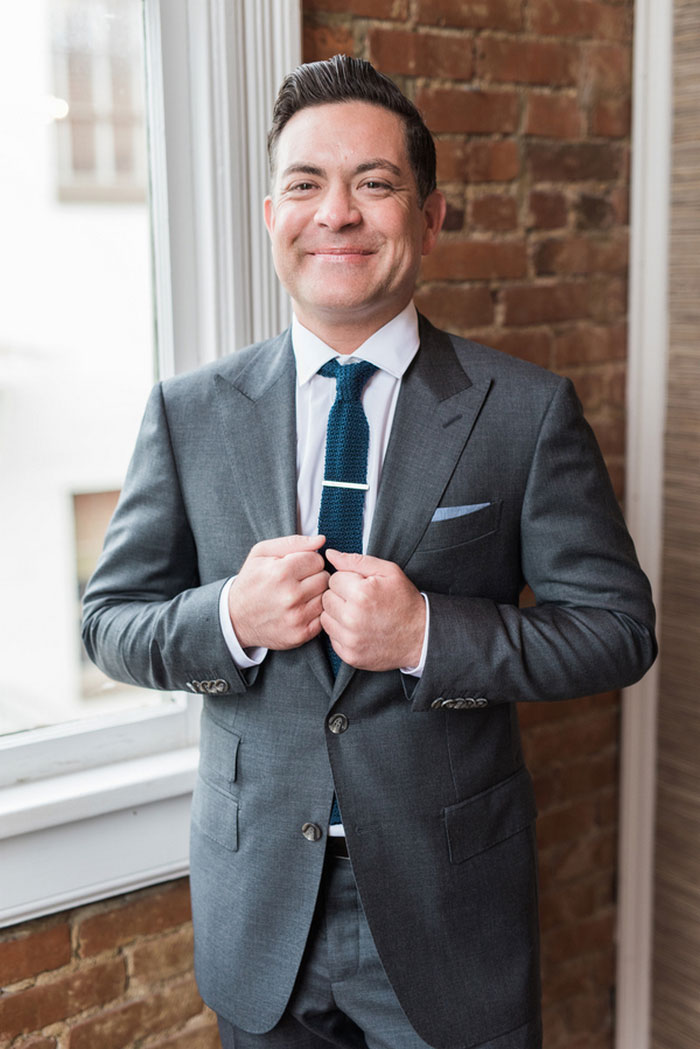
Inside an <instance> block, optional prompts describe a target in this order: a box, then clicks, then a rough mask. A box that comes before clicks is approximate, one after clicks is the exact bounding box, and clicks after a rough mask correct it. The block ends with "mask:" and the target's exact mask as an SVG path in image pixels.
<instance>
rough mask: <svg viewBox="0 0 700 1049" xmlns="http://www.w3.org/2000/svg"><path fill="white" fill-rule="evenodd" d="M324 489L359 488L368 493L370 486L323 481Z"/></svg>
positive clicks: (351, 482)
mask: <svg viewBox="0 0 700 1049" xmlns="http://www.w3.org/2000/svg"><path fill="white" fill-rule="evenodd" d="M323 487H324V488H359V489H360V490H361V491H363V492H366V491H367V490H368V489H369V485H368V484H355V483H354V482H353V481H326V480H325V479H324V481H323Z"/></svg>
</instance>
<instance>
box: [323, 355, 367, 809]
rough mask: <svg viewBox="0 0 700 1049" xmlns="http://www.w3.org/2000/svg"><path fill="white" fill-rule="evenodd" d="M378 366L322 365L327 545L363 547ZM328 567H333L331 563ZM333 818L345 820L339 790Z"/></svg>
mask: <svg viewBox="0 0 700 1049" xmlns="http://www.w3.org/2000/svg"><path fill="white" fill-rule="evenodd" d="M376 370H377V368H376V365H374V364H369V362H367V361H359V362H358V363H356V364H339V363H338V361H337V360H332V361H328V363H327V364H324V365H323V367H322V368H319V375H323V376H325V378H327V379H335V386H336V392H335V401H334V402H333V406H332V408H331V410H330V412H329V414H328V430H327V432H326V466H325V473H324V480H323V493H322V495H321V509H320V512H319V515H318V531H319V533H320V534H321V535H325V537H326V546H329V547H330V548H331V549H332V550H342V551H343V553H347V554H361V553H362V517H363V513H364V508H365V492H366V490H367V449H368V447H369V425H368V423H367V416H366V415H365V412H364V409H363V407H362V399H361V398H362V391H363V390H364V388H365V386H366V385H367V382H368V381H369V379H370V376H372V375H373V374H374V372H376ZM328 567H329V569H330V570H331V571H332V566H330V565H329V566H328ZM326 641H327V642H328V643H327V648H328V655H329V657H330V661H331V666H332V667H333V673H334V674H337V673H338V670H339V668H340V664H341V659H340V658H339V656H338V655H337V654H336V652H335V651H334V649H333V646H332V645H331V643H330V641H329V640H328V637H327V636H326ZM330 822H331V823H340V822H342V821H341V816H340V811H339V809H338V802H337V800H336V798H335V796H334V797H333V809H332V811H331V817H330Z"/></svg>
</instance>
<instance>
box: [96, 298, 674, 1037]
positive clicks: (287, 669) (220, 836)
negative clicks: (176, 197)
mask: <svg viewBox="0 0 700 1049" xmlns="http://www.w3.org/2000/svg"><path fill="white" fill-rule="evenodd" d="M294 397H295V372H294V358H293V354H292V350H291V341H290V337H289V334H288V333H285V334H283V335H281V336H280V337H278V338H277V339H273V340H271V341H270V342H267V343H262V344H258V345H255V346H252V347H249V348H248V349H246V350H243V351H241V352H240V353H237V354H235V355H233V356H232V357H230V358H227V359H225V360H222V361H218V362H216V363H215V364H213V365H209V366H207V367H205V368H203V369H200V370H198V371H197V372H194V373H192V374H190V375H185V376H181V377H178V378H175V379H171V380H168V381H167V382H165V383H163V384H161V385H160V386H158V387H157V388H156V389H155V390H154V392H153V394H152V397H151V400H150V402H149V405H148V408H147V411H146V415H145V419H144V423H143V427H142V431H141V434H140V436H139V440H138V443H137V446H136V450H135V453H134V458H133V461H132V464H131V467H130V470H129V474H128V477H127V480H126V483H125V486H124V490H123V494H122V497H121V501H120V504H119V507H118V509H117V511H116V514H115V517H114V520H113V521H112V524H111V526H110V529H109V533H108V536H107V540H106V544H105V551H104V554H103V556H102V559H101V561H100V563H99V566H98V568H97V571H96V573H95V575H94V577H93V579H92V582H91V584H90V586H89V588H88V592H87V594H86V597H85V625H84V638H85V643H86V646H87V649H88V652H89V653H90V655H91V656H92V658H93V659H94V660H95V661H96V662H97V663H98V664H99V665H100V666H102V667H103V669H104V670H105V671H106V672H107V673H108V674H110V675H112V676H113V677H115V678H117V679H119V680H122V681H129V682H135V683H137V684H139V685H145V686H147V687H151V688H157V689H187V688H189V689H193V688H194V689H195V690H197V691H201V692H206V693H208V695H207V696H206V699H205V708H204V715H203V720H202V756H201V765H200V776H199V779H198V783H197V787H196V790H195V795H194V800H193V820H192V853H191V864H192V872H191V883H192V898H193V911H194V922H195V937H196V968H197V976H198V980H199V986H200V989H201V992H202V995H203V997H204V998H205V1000H206V1001H207V1002H208V1003H209V1004H210V1005H211V1006H212V1007H213V1008H214V1009H215V1010H216V1011H217V1012H219V1013H221V1014H223V1015H224V1016H225V1017H227V1018H229V1019H230V1020H231V1021H232V1022H233V1023H234V1024H236V1025H238V1026H239V1027H242V1028H244V1029H247V1030H250V1031H255V1032H261V1031H265V1030H267V1029H269V1028H270V1027H271V1026H273V1025H274V1024H275V1023H276V1021H277V1019H278V1018H279V1016H280V1015H281V1013H282V1011H283V1009H284V1007H285V1004H286V1002H287V1000H288V997H289V994H290V992H291V989H292V985H293V982H294V979H295V976H296V973H297V969H298V966H299V962H300V959H301V955H302V952H303V949H304V944H305V941H306V938H307V934H308V930H309V926H310V922H311V918H312V915H313V911H314V906H315V902H316V895H317V891H318V886H319V880H320V877H321V870H322V865H323V854H324V842H325V827H326V824H327V820H328V814H329V811H330V807H331V799H332V794H333V790H334V789H335V790H336V792H337V795H338V798H339V802H340V806H341V810H342V813H343V821H344V825H345V829H346V833H347V838H348V846H349V850H350V854H351V859H352V864H353V869H354V872H355V876H356V880H357V885H358V888H359V892H360V895H361V899H362V902H363V906H364V909H365V912H366V915H367V919H368V921H369V924H370V927H371V929H372V933H373V936H374V939H375V942H376V945H377V948H378V951H379V954H380V956H381V958H382V961H383V963H384V966H385V968H386V971H387V974H388V976H389V979H390V981H391V983H392V985H393V987H394V989H395V991H396V993H397V995H398V997H399V1000H400V1001H401V1004H402V1005H403V1007H404V1009H405V1011H406V1013H407V1015H408V1017H409V1019H410V1021H411V1022H412V1024H413V1025H414V1027H415V1028H416V1030H417V1031H418V1032H419V1034H420V1035H421V1036H422V1037H423V1038H424V1039H425V1040H426V1041H427V1042H428V1043H429V1044H431V1045H434V1046H438V1047H445V1049H446V1047H458V1046H459V1047H465V1046H470V1047H477V1046H479V1047H481V1049H533V1047H534V1046H537V1045H538V1044H539V1033H538V1032H539V972H538V951H537V943H538V931H537V890H536V881H537V875H536V853H535V840H534V819H535V806H534V802H533V794H532V786H531V781H530V777H529V774H528V772H527V770H526V769H525V767H524V764H523V756H522V752H521V745H520V736H519V730H518V719H517V712H516V706H515V701H516V700H519V701H522V700H525V701H528V700H558V699H565V698H570V697H573V696H578V695H584V694H590V693H595V692H599V691H607V690H609V689H614V688H617V687H619V686H623V685H627V684H630V683H631V682H633V681H635V680H636V679H637V678H639V677H640V676H641V674H642V673H643V672H644V671H645V670H646V668H647V667H648V666H649V665H650V663H651V662H652V660H653V658H654V655H655V642H654V634H653V623H654V614H653V608H652V604H651V600H650V595H649V588H648V584H647V581H646V579H645V577H644V575H643V574H642V572H641V571H640V569H639V566H638V564H637V561H636V558H635V554H634V549H633V546H632V542H631V540H630V538H629V535H628V533H627V530H626V528H625V525H624V522H623V520H622V516H621V514H620V511H619V508H618V506H617V503H616V500H615V497H614V495H613V492H612V490H611V487H610V484H609V481H608V478H607V474H606V471H605V468H604V466H603V463H602V460H601V456H600V453H599V451H598V449H597V446H596V444H595V440H594V438H593V436H592V434H591V431H590V429H589V427H588V426H587V424H586V423H585V422H584V420H583V418H582V415H581V412H580V406H579V404H578V401H577V400H576V397H575V394H574V393H573V389H572V387H571V384H570V383H569V382H568V381H567V380H565V379H562V378H559V377H557V376H555V375H552V374H550V373H548V372H545V371H542V370H541V369H538V368H535V367H534V366H531V365H528V364H525V363H522V362H520V361H517V360H514V359H511V358H509V357H507V356H504V355H502V354H500V353H497V352H495V351H493V350H490V349H488V348H486V347H484V346H480V345H478V344H476V343H473V342H469V341H466V340H462V339H458V338H455V337H452V336H449V335H447V334H446V333H444V332H440V331H438V330H436V329H435V328H433V327H432V326H431V325H430V324H429V323H428V322H427V321H425V320H424V319H423V318H421V348H420V350H419V353H418V354H417V356H416V358H415V360H414V362H413V363H412V365H411V367H410V368H409V370H408V372H407V373H406V376H405V377H404V380H403V384H402V388H401V393H400V396H399V401H398V406H397V410H396V416H395V421H394V426H393V431H392V435H391V440H390V444H389V448H388V451H387V455H386V459H385V462H384V467H383V471H382V480H381V487H380V492H379V498H378V503H377V508H376V513H375V517H374V521H373V525H372V534H371V538H370V541H369V547H368V553H371V554H374V555H376V556H378V557H382V558H387V559H389V560H392V561H395V562H396V563H398V564H399V565H400V566H401V567H402V568H403V569H404V571H405V572H406V573H407V575H408V576H409V577H410V578H411V579H412V580H413V581H414V583H415V584H416V585H417V586H418V587H419V588H420V589H422V590H424V591H426V592H427V593H428V595H429V600H430V609H431V627H430V643H429V649H428V656H427V662H426V666H425V672H424V674H423V676H422V678H421V679H420V680H419V681H416V680H415V679H409V678H406V679H404V678H403V677H402V675H401V674H400V672H399V671H392V672H386V673H370V672H367V671H360V670H354V669H352V668H350V667H347V666H343V667H342V668H341V670H340V673H339V674H338V677H337V679H336V680H335V681H333V678H332V676H331V673H330V669H329V665H328V661H327V656H326V654H325V652H324V650H323V646H322V643H321V641H320V640H319V639H315V640H314V641H313V642H311V643H309V644H307V645H305V646H303V647H302V648H300V649H296V650H294V651H289V652H270V653H269V654H268V656H267V657H266V659H265V661H264V662H263V664H262V665H261V666H260V667H259V668H256V669H254V670H252V671H246V672H240V671H238V670H237V669H236V667H235V666H234V664H233V662H232V660H231V657H230V655H229V653H228V651H227V649H226V646H225V644H224V641H223V639H222V637H221V633H220V629H219V624H218V612H217V605H218V599H219V594H220V591H221V588H222V586H223V585H224V582H225V580H226V579H227V578H228V577H229V576H230V575H232V574H233V573H235V572H236V571H237V569H238V568H239V567H240V565H241V564H242V562H243V560H244V559H245V557H246V555H247V554H248V551H249V549H250V547H251V546H252V545H253V544H254V543H255V542H257V541H258V540H261V539H264V538H271V537H274V536H279V535H286V534H290V533H293V532H295V531H296V530H297V522H296V476H295V414H294V412H295V409H294V405H295V400H294ZM482 504H483V505H482ZM440 507H442V508H461V509H459V510H453V511H450V510H443V512H442V513H438V514H437V517H436V515H435V512H436V510H438V508H440ZM473 507H479V508H478V509H471V508H473ZM525 583H528V584H529V585H530V587H531V588H532V590H533V591H534V594H535V597H536V600H537V604H536V606H535V607H533V608H527V609H522V610H521V609H519V608H518V599H519V595H520V592H521V590H522V588H523V586H524V584H525ZM338 712H341V713H343V714H344V715H345V716H346V717H347V718H348V728H347V730H346V731H344V732H342V733H340V734H335V733H333V732H332V731H330V729H329V718H330V715H331V714H333V713H338ZM307 823H313V824H316V825H317V826H318V827H320V828H322V829H323V832H324V836H323V837H322V838H321V839H320V840H319V841H309V840H308V839H307V837H305V836H304V835H303V834H302V826H304V825H305V824H307Z"/></svg>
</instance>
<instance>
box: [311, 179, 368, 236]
mask: <svg viewBox="0 0 700 1049" xmlns="http://www.w3.org/2000/svg"><path fill="white" fill-rule="evenodd" d="M315 218H316V222H317V224H318V225H319V226H324V227H325V228H326V229H330V230H341V229H344V228H345V227H346V226H356V225H357V224H358V223H359V222H360V221H361V215H360V209H359V208H358V206H357V201H356V200H355V199H354V196H353V194H352V191H351V189H350V187H349V186H344V185H334V186H328V187H327V189H326V191H325V193H324V194H323V197H322V199H321V200H320V202H319V205H318V207H317V209H316V215H315Z"/></svg>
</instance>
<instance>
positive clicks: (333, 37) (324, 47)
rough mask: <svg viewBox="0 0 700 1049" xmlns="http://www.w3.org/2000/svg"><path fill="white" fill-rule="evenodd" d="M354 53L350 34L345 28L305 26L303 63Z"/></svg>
mask: <svg viewBox="0 0 700 1049" xmlns="http://www.w3.org/2000/svg"><path fill="white" fill-rule="evenodd" d="M354 51H355V45H354V41H353V36H352V33H351V31H350V30H349V29H346V28H345V26H325V25H324V26H313V25H305V26H304V34H303V53H304V61H305V62H320V61H322V60H323V59H326V58H332V57H333V55H338V54H344V55H352V54H354Z"/></svg>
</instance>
